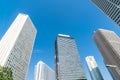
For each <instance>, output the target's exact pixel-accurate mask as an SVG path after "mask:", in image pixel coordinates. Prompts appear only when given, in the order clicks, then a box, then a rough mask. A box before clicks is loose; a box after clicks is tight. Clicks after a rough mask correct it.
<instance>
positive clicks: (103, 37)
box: [93, 29, 120, 80]
mask: <svg viewBox="0 0 120 80" xmlns="http://www.w3.org/2000/svg"><path fill="white" fill-rule="evenodd" d="M93 38H94V41H95V43H96V45H97V47H98V49H99V50H100V52H101V54H102V55H103V57H104V62H105V64H106V66H107V68H108V70H109V71H110V73H111V74H112V76H113V78H114V80H120V38H119V37H118V36H117V34H115V33H114V32H113V31H109V30H104V29H99V30H97V31H96V32H95V34H94V37H93Z"/></svg>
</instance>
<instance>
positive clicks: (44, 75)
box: [34, 61, 55, 80]
mask: <svg viewBox="0 0 120 80" xmlns="http://www.w3.org/2000/svg"><path fill="white" fill-rule="evenodd" d="M34 73H35V74H34V80H55V72H54V71H53V70H52V69H51V68H50V67H49V66H47V65H46V64H45V63H43V62H42V61H39V62H38V63H37V65H36V66H35V71H34Z"/></svg>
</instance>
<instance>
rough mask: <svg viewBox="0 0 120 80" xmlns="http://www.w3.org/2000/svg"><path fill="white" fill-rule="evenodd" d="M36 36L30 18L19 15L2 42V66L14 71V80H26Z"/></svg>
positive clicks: (0, 43) (0, 54) (0, 45)
mask: <svg viewBox="0 0 120 80" xmlns="http://www.w3.org/2000/svg"><path fill="white" fill-rule="evenodd" d="M35 36H36V29H35V27H34V25H33V23H32V21H31V20H30V18H29V16H28V15H25V14H18V16H17V17H16V19H15V20H14V22H13V23H12V25H11V26H10V28H9V29H8V30H7V32H6V33H5V35H4V36H3V38H2V39H1V41H0V65H1V66H7V67H10V68H11V69H12V71H13V77H14V80H26V74H27V70H28V67H29V62H30V58H31V53H32V48H33V45H34V40H35Z"/></svg>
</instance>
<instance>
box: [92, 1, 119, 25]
mask: <svg viewBox="0 0 120 80" xmlns="http://www.w3.org/2000/svg"><path fill="white" fill-rule="evenodd" d="M91 1H92V2H93V3H95V4H96V5H97V6H98V7H99V8H100V9H101V10H102V11H103V12H104V13H105V14H106V15H107V16H108V17H110V18H111V19H112V20H113V21H114V22H115V23H117V24H118V25H119V26H120V0H91Z"/></svg>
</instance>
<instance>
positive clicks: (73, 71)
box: [55, 34, 87, 80]
mask: <svg viewBox="0 0 120 80" xmlns="http://www.w3.org/2000/svg"><path fill="white" fill-rule="evenodd" d="M55 69H56V70H55V71H56V80H87V79H86V76H85V73H84V70H83V67H82V63H81V61H80V57H79V52H78V49H77V45H76V43H75V39H74V38H73V37H70V36H69V35H64V34H58V35H57V38H56V41H55Z"/></svg>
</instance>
